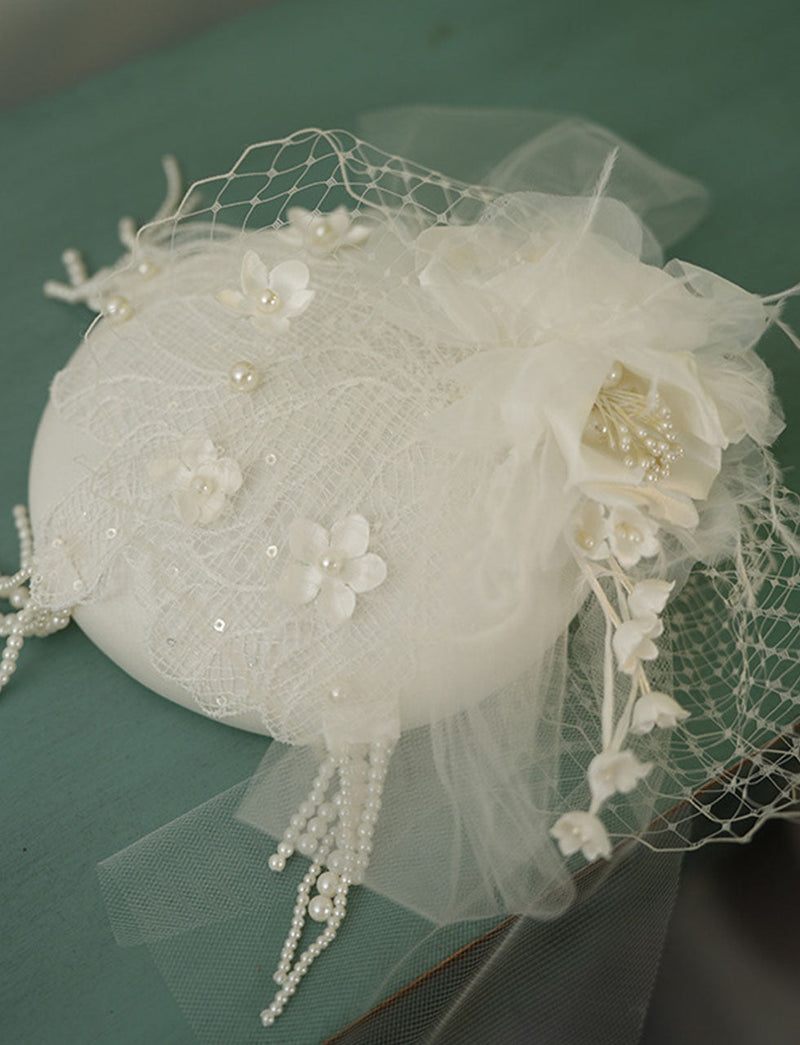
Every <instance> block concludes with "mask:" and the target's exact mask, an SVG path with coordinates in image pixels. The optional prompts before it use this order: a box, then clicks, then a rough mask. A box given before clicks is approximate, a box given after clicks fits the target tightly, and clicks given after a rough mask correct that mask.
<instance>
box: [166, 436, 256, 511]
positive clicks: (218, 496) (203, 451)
mask: <svg viewBox="0 0 800 1045" xmlns="http://www.w3.org/2000/svg"><path fill="white" fill-rule="evenodd" d="M148 472H149V474H150V476H151V478H153V479H155V480H156V481H157V482H160V483H162V484H166V485H169V486H171V487H172V488H173V490H174V493H175V500H176V503H177V506H178V511H179V512H180V516H181V518H182V519H183V521H184V522H185V523H187V524H189V525H192V524H195V523H209V522H211V521H212V520H214V519H216V517H217V516H218V515H219V514H220V512H221V511H222V510H223V508H224V507H225V502H226V501H227V499H228V497H230V496H231V494H234V493H236V491H237V490H238V489H239V487H240V486H241V485H242V473H241V469H240V468H239V465H238V464H237V463H236V461H234V460H233V458H231V457H220V456H219V451H218V450H217V448H216V446H214V443H213V440H211V439H209V438H208V437H207V436H203V435H199V436H190V437H189V438H187V439H185V440H184V442H183V445H182V446H181V450H180V454H179V456H178V457H170V458H161V459H159V460H156V461H151V462H150V464H149V466H148Z"/></svg>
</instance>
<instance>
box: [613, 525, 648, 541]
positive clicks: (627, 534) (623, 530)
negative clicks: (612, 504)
mask: <svg viewBox="0 0 800 1045" xmlns="http://www.w3.org/2000/svg"><path fill="white" fill-rule="evenodd" d="M614 532H615V533H616V535H617V540H619V541H628V542H629V543H630V544H640V543H641V541H642V534H641V532H640V531H639V530H637V529H636V527H635V526H631V525H630V524H629V523H624V522H623V523H617V525H616V526H615V527H614Z"/></svg>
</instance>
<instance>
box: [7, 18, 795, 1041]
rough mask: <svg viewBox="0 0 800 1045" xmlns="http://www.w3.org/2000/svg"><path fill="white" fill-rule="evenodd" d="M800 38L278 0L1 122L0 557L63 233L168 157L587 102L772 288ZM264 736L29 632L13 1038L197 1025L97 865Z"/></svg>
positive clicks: (689, 250) (114, 210) (785, 242)
mask: <svg viewBox="0 0 800 1045" xmlns="http://www.w3.org/2000/svg"><path fill="white" fill-rule="evenodd" d="M798 50H800V18H798V10H797V4H796V2H795V0H762V3H761V4H760V5H758V7H756V5H754V4H751V3H750V2H747V0H673V2H672V3H670V4H660V3H648V2H646V0H645V2H642V0H639V2H625V0H607V2H605V3H602V4H600V3H597V2H596V0H491V2H490V0H460V2H455V0H404V2H403V3H402V4H386V3H384V4H376V3H374V2H370V0H342V2H339V3H325V2H324V0H294V2H289V0H284V2H282V3H278V4H275V5H273V6H269V7H267V8H264V9H263V10H260V11H257V12H255V13H253V14H251V15H248V16H247V17H245V18H243V19H241V20H239V21H236V22H232V23H230V24H227V25H224V26H223V27H221V28H217V29H215V30H214V31H212V32H210V33H208V34H206V35H204V36H202V37H199V38H197V39H195V40H192V41H190V42H188V43H185V44H183V45H181V46H179V47H177V48H174V49H173V50H170V51H167V52H164V53H160V54H156V55H154V56H151V57H149V58H147V59H145V60H139V61H137V62H135V63H134V64H131V65H129V66H126V67H124V68H121V69H118V70H115V71H114V72H112V73H109V74H106V75H103V76H102V77H99V78H97V79H95V80H92V81H90V82H88V83H85V84H83V85H81V86H79V87H77V88H74V89H71V90H70V91H69V92H67V93H64V94H62V95H60V96H58V97H55V98H53V99H48V100H46V101H43V102H40V103H37V104H35V105H32V106H28V107H25V108H22V109H18V110H16V111H12V112H10V113H8V114H6V115H5V116H4V117H3V118H2V119H1V120H0V178H1V179H2V190H1V191H0V263H1V264H2V268H1V269H0V272H1V273H2V278H0V316H2V326H0V447H2V450H1V451H0V567H2V568H3V569H4V570H5V571H11V570H13V569H14V568H15V566H16V555H17V551H16V546H15V538H14V532H13V525H12V521H11V506H12V505H13V504H14V503H16V502H18V501H24V500H25V498H26V482H27V467H28V457H29V452H30V447H31V444H32V441H33V437H34V433H35V429H36V424H37V420H38V417H39V415H40V413H41V410H42V409H43V407H44V404H45V401H46V397H47V388H48V385H49V382H50V380H51V378H52V375H53V374H54V373H55V372H56V370H57V369H58V368H59V367H61V366H62V365H63V364H64V363H65V362H66V360H67V359H68V357H69V355H70V354H71V352H72V351H73V349H74V348H75V346H76V345H77V343H78V341H79V339H80V337H81V335H82V333H83V331H84V329H85V328H86V326H87V324H88V320H89V315H88V313H87V312H85V311H83V310H81V309H80V308H70V307H68V306H65V305H62V304H59V303H55V302H52V301H47V300H45V299H44V298H43V297H42V294H41V285H42V283H43V282H44V281H45V280H46V279H48V278H53V277H56V278H60V276H61V271H60V260H59V258H60V253H61V250H62V249H63V248H64V247H66V246H73V245H74V246H77V247H80V248H82V249H84V250H85V251H86V253H87V255H88V257H89V259H90V262H91V263H92V264H93V265H101V264H105V263H109V262H111V261H113V260H114V259H115V258H116V257H117V256H118V254H119V247H118V245H117V242H116V223H117V220H118V219H119V217H120V216H122V215H124V214H133V215H134V216H136V217H137V218H138V219H140V220H144V219H145V218H147V217H148V216H149V215H150V214H151V213H152V212H153V211H154V210H155V208H156V206H157V205H158V203H159V201H160V197H161V193H162V179H161V175H160V170H159V158H160V156H161V155H162V154H163V153H166V152H173V153H175V154H176V155H177V156H178V157H179V158H180V160H181V162H182V164H183V167H184V170H185V172H186V175H187V177H188V178H189V179H190V180H193V179H195V178H200V177H203V176H206V175H209V174H215V173H218V172H219V171H221V170H224V169H227V168H228V167H229V166H230V165H231V164H232V163H233V161H234V160H235V159H236V157H237V156H238V155H239V153H240V151H241V150H242V149H243V148H244V147H245V146H246V145H247V144H249V143H251V142H253V141H259V140H264V139H267V138H272V137H276V136H280V135H282V134H284V133H287V132H290V131H292V130H295V129H297V128H299V127H303V126H308V125H314V126H322V127H328V126H335V127H345V128H350V127H352V126H353V124H354V120H355V117H356V115H357V114H358V113H359V112H360V111H362V110H364V109H367V108H374V107H379V106H386V105H396V104H407V103H441V104H453V105H502V106H511V105H514V106H529V107H537V108H545V109H549V110H552V111H559V112H565V113H568V112H575V113H580V114H582V115H584V116H586V117H588V118H590V119H592V120H595V121H596V122H599V123H602V124H605V125H606V126H608V127H610V128H611V129H612V130H614V131H615V132H617V133H618V134H620V135H622V136H623V137H625V138H627V139H629V140H630V141H632V142H635V143H636V144H637V145H639V146H640V147H641V148H642V149H643V150H645V151H646V152H649V153H651V154H652V155H653V156H654V157H656V158H657V159H659V160H661V161H663V162H665V163H667V164H669V165H670V166H673V167H675V168H677V169H678V170H681V171H683V172H685V173H687V174H691V175H693V176H695V177H697V178H699V179H700V180H701V181H703V182H704V183H705V184H706V185H707V186H708V187H709V188H710V190H711V192H712V210H711V213H710V216H709V218H708V219H707V220H706V221H705V222H704V223H703V225H702V226H701V227H700V228H699V229H698V230H697V231H696V232H695V233H693V234H692V236H691V237H690V238H689V239H687V240H686V241H684V243H682V244H680V245H679V254H680V256H682V257H685V258H687V259H689V260H691V261H693V262H695V263H697V264H699V265H702V266H706V267H708V268H711V269H713V270H715V271H717V272H720V273H721V274H723V275H725V276H726V277H728V278H730V279H731V280H733V281H734V282H736V283H739V284H741V285H743V286H745V287H747V288H748V289H750V290H753V291H757V292H762V293H770V292H774V291H778V290H782V289H783V288H784V287H786V286H789V285H791V284H793V283H796V282H797V281H798V279H800V193H798V184H799V183H800V90H799V89H798V80H797V73H796V68H797V55H798ZM797 304H798V303H797V302H795V303H792V307H789V308H788V309H787V317H788V318H789V319H790V320H791V319H792V318H794V322H795V326H800V308H798V307H797ZM764 354H765V357H766V358H767V361H768V362H769V364H770V366H772V368H773V370H774V372H775V374H776V381H777V386H778V391H779V394H780V395H781V397H782V399H783V401H784V403H785V405H786V411H787V415H788V420H789V431H788V432H787V433H786V434H785V435H784V436H783V437H782V438H781V441H780V443H779V445H778V456H779V459H780V460H781V463H782V464H783V465H784V466H785V467H786V468H787V469H788V476H787V477H788V481H789V483H790V485H792V486H794V487H795V489H797V488H798V486H800V480H798V476H797V474H796V471H794V468H795V466H796V464H797V463H798V461H800V403H799V402H798V397H797V388H798V376H800V366H799V365H798V359H797V358H796V355H797V353H796V350H795V349H793V348H792V346H791V345H790V344H789V342H788V341H786V340H785V339H782V338H781V337H780V336H778V335H777V334H776V333H775V332H772V333H771V334H770V335H769V336H768V337H767V339H766V340H765V344H764ZM6 509H7V513H6ZM263 747H264V743H263V740H262V739H260V738H258V737H254V736H250V735H247V734H243V733H241V732H238V731H235V730H233V729H225V728H223V727H221V726H219V725H217V724H215V723H212V722H209V721H206V720H204V719H202V718H201V717H200V716H198V715H194V714H192V713H191V712H188V711H185V710H183V709H181V708H178V707H175V706H173V705H171V704H169V703H168V702H166V701H164V700H162V699H161V698H159V697H157V696H155V695H153V694H151V693H149V692H147V691H145V690H144V689H142V687H140V686H139V685H137V684H136V683H134V682H133V681H132V680H131V679H130V678H128V677H127V676H125V675H124V674H123V673H122V672H120V671H119V670H118V669H117V668H116V667H115V666H114V665H112V664H111V663H110V662H108V661H107V660H106V659H105V658H104V657H103V656H102V655H101V654H100V653H99V652H98V651H97V650H96V649H95V648H94V647H93V646H92V645H91V644H90V643H89V642H88V640H86V639H85V638H84V637H83V635H82V634H81V633H80V632H79V631H78V629H77V628H75V627H71V628H70V629H69V630H68V631H67V632H65V633H62V634H59V635H57V636H55V637H53V638H51V639H48V640H47V641H46V642H40V641H36V640H34V641H31V642H30V643H29V644H27V645H26V648H25V650H24V651H23V653H22V655H21V658H20V670H19V671H18V673H17V675H16V676H15V677H14V680H13V682H12V683H11V684H10V685H9V687H8V688H7V690H6V691H4V693H3V694H2V696H1V697H0V825H1V826H0V846H1V849H0V967H1V968H2V972H1V974H0V1040H2V1041H4V1042H9V1043H14V1045H43V1043H50V1042H58V1043H59V1045H72V1043H76V1045H77V1043H81V1045H84V1043H85V1045H89V1043H103V1045H136V1043H145V1042H147V1043H150V1042H153V1043H158V1045H178V1043H180V1045H183V1043H188V1042H190V1041H192V1040H193V1039H192V1035H191V1033H190V1031H189V1030H188V1028H187V1025H186V1023H185V1021H184V1019H183V1016H182V1015H181V1013H180V1011H179V1009H178V1007H177V1006H176V1004H175V1002H174V1001H173V1000H172V998H171V996H170V994H169V992H168V990H167V989H166V987H165V986H164V985H163V983H162V981H161V980H160V978H159V976H158V974H157V973H156V971H155V969H154V967H153V966H152V964H151V962H150V959H149V956H148V954H147V953H146V952H145V951H144V950H142V949H134V950H121V949H119V948H118V947H117V945H116V944H115V942H114V940H113V938H112V936H111V934H110V930H109V928H108V923H107V919H106V915H105V910H104V907H103V904H102V900H101V896H100V892H99V888H98V885H97V879H96V875H95V866H96V864H97V863H98V861H100V860H102V859H103V858H105V857H107V856H109V855H111V854H112V853H114V852H116V851H117V850H119V849H120V848H122V847H123V846H125V845H127V844H129V843H130V842H133V841H135V840H136V839H138V838H140V837H141V836H142V835H144V834H146V833H148V832H150V831H152V830H154V829H155V828H157V827H159V826H160V825H162V824H164V823H166V822H168V821H169V820H171V819H172V818H174V817H176V816H179V815H180V814H182V813H183V812H185V811H186V810H188V809H190V808H192V807H193V806H195V805H197V804H199V803H201V802H203V801H204V800H206V799H207V798H209V797H211V796H212V795H215V794H217V793H218V792H220V791H222V790H223V789H225V788H226V787H229V786H231V785H233V784H234V783H236V782H238V781H239V780H241V779H243V778H245V777H246V776H247V775H248V774H249V773H250V772H251V771H252V770H253V769H255V767H256V765H257V764H258V762H259V760H260V758H261V755H262V753H263ZM287 910H288V908H287ZM267 1000H269V999H268V998H265V1001H267ZM298 1027H299V1024H298ZM335 1029H336V1027H335V1026H332V1027H331V1028H330V1030H331V1032H332V1031H333V1030H335ZM265 1040H266V1039H265ZM294 1040H295V1041H297V1042H299V1043H301V1045H302V1041H303V1038H302V1036H301V1032H300V1031H299V1030H298V1031H297V1036H296V1037H295V1038H294Z"/></svg>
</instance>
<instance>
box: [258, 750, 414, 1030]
mask: <svg viewBox="0 0 800 1045" xmlns="http://www.w3.org/2000/svg"><path fill="white" fill-rule="evenodd" d="M393 748H394V745H393V743H390V742H389V741H386V740H376V741H373V742H372V743H371V744H369V746H368V747H367V746H365V745H358V746H354V747H353V748H352V749H350V750H348V751H346V752H344V753H342V754H340V755H338V756H336V757H334V756H332V755H329V756H328V757H327V758H326V759H325V760H324V762H323V763H322V765H321V766H320V769H319V772H318V774H317V777H316V779H315V780H314V783H313V785H312V788H311V791H310V793H309V796H308V799H307V800H306V801H305V802H302V803H301V804H300V806H299V808H298V811H297V813H296V814H295V815H294V816H293V817H292V818H291V820H290V822H289V827H288V828H287V830H286V831H285V832H284V835H283V838H282V840H281V842H280V843H279V844H278V848H277V851H276V852H275V853H274V854H273V855H272V856H271V857H270V859H269V866H270V868H271V870H273V871H282V870H283V868H284V867H285V866H286V860H287V859H288V858H289V857H290V856H291V855H292V854H293V852H294V849H295V844H296V848H297V850H298V851H299V852H301V853H303V854H304V855H307V856H310V857H313V862H312V863H311V865H310V867H309V869H308V871H307V872H306V874H305V875H303V879H302V881H301V882H300V884H299V885H298V887H297V902H296V904H295V907H294V911H293V914H292V923H291V928H290V929H289V934H288V936H287V937H286V940H285V942H284V944H283V947H282V948H281V955H280V960H279V962H278V967H277V969H276V971H275V974H274V977H273V979H274V980H275V982H276V983H277V984H278V987H279V990H278V991H277V993H276V994H275V997H274V998H273V1000H272V1002H271V1004H270V1005H269V1006H268V1007H267V1008H266V1009H264V1010H263V1011H262V1012H261V1013H260V1016H259V1018H260V1020H261V1023H262V1026H264V1027H270V1026H272V1024H274V1022H275V1020H276V1019H277V1018H278V1016H280V1014H281V1013H282V1012H283V1010H284V1008H285V1007H286V1005H287V1004H288V1002H289V999H290V998H291V997H292V996H293V995H294V993H295V992H296V990H297V988H298V986H299V984H300V980H301V979H302V978H303V976H305V974H306V973H307V972H308V970H309V968H310V967H311V964H312V962H313V961H314V959H315V958H318V957H319V955H320V954H322V952H323V951H324V950H326V949H327V948H328V947H329V946H330V944H331V943H332V942H333V940H334V939H335V937H336V934H337V932H338V930H339V928H340V927H341V925H342V922H343V921H344V916H345V913H346V909H347V897H348V893H349V891H350V887H351V886H352V885H357V884H360V883H361V882H362V881H363V880H364V874H365V872H366V869H367V865H368V863H369V855H370V853H371V852H372V836H373V834H374V831H375V825H376V823H377V820H378V813H379V811H380V807H381V794H382V792H383V785H384V781H385V779H386V772H387V769H388V767H389V759H390V758H391V754H392V751H393ZM335 773H338V777H339V790H338V791H337V792H336V793H335V794H334V795H333V797H332V799H331V801H330V802H326V801H325V797H326V795H327V793H328V790H329V789H330V787H331V783H332V780H333V777H334V774H335ZM301 832H302V833H301ZM334 846H335V848H334ZM323 868H327V870H323ZM314 888H316V890H317V892H316V895H314V896H312V895H311V891H312V889H314ZM307 917H308V918H311V919H312V921H316V922H324V923H325V928H324V929H323V930H322V932H321V933H320V934H319V935H318V936H317V938H316V939H315V940H314V941H313V942H312V943H310V944H309V945H308V946H307V947H306V948H305V949H304V950H303V951H302V952H301V954H300V957H299V958H297V959H296V960H295V955H296V953H297V948H298V946H299V945H300V940H301V938H302V935H303V929H304V927H305V924H306V918H307Z"/></svg>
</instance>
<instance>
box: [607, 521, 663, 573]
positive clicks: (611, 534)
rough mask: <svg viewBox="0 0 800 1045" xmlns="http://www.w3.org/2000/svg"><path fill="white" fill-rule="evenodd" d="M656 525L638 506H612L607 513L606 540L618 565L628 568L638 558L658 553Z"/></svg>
mask: <svg viewBox="0 0 800 1045" xmlns="http://www.w3.org/2000/svg"><path fill="white" fill-rule="evenodd" d="M657 532H658V527H657V526H656V524H655V523H654V522H653V520H652V519H649V518H648V517H647V516H646V515H645V514H644V513H643V512H640V511H639V509H638V508H628V507H620V508H612V509H611V511H610V512H609V515H608V541H609V544H610V546H611V552H612V554H613V555H614V557H615V558H616V560H617V561H618V562H619V564H620V566H622V567H624V568H625V569H628V568H629V567H631V566H635V565H636V564H637V562H638V561H639V560H640V559H650V558H652V557H653V556H654V555H658V552H659V550H660V548H661V545H660V543H659V540H658V537H656V533H657Z"/></svg>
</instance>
